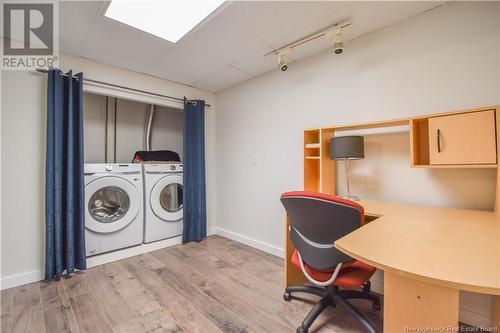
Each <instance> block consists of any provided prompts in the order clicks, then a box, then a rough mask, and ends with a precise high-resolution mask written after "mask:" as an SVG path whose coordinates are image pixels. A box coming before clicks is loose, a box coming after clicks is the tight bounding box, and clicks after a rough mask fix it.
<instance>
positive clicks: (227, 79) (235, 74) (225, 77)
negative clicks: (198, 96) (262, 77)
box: [202, 66, 252, 88]
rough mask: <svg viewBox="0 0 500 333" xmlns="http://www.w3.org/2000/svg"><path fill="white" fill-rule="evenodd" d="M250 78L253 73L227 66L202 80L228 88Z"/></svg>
mask: <svg viewBox="0 0 500 333" xmlns="http://www.w3.org/2000/svg"><path fill="white" fill-rule="evenodd" d="M250 78H252V75H250V74H248V73H245V72H243V71H241V70H239V69H237V68H234V67H231V66H226V67H224V68H222V69H220V70H218V71H216V72H214V73H212V74H209V75H207V76H206V77H204V78H203V79H202V80H203V81H207V82H210V83H211V84H214V85H217V86H219V87H222V88H227V87H230V86H232V85H235V84H238V83H240V82H242V81H245V80H248V79H250Z"/></svg>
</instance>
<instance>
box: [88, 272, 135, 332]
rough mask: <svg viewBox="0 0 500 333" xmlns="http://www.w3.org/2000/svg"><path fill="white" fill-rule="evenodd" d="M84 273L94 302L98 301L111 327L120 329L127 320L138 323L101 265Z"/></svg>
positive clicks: (132, 323) (124, 325) (125, 324)
mask: <svg viewBox="0 0 500 333" xmlns="http://www.w3.org/2000/svg"><path fill="white" fill-rule="evenodd" d="M85 275H86V277H87V281H88V285H89V286H90V289H91V291H92V294H93V295H94V298H95V300H96V302H97V303H99V305H100V307H101V308H102V310H103V312H104V315H105V316H106V318H107V319H108V321H109V323H110V325H111V327H112V328H115V327H116V328H117V330H122V329H123V327H126V326H127V324H128V323H129V322H130V324H131V325H133V326H137V325H138V324H137V322H136V320H137V318H136V315H135V313H134V311H133V310H132V309H131V308H130V306H129V305H128V304H127V302H126V301H125V299H124V298H123V297H122V296H121V295H120V293H119V292H118V290H117V289H116V288H115V286H114V285H113V283H112V282H111V280H110V279H109V278H108V276H106V274H105V272H104V268H103V267H102V266H100V267H95V268H94V269H90V270H88V271H87V272H86V273H85ZM139 322H140V321H139ZM119 327H122V328H119ZM143 330H144V327H143Z"/></svg>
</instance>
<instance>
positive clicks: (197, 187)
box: [182, 99, 207, 243]
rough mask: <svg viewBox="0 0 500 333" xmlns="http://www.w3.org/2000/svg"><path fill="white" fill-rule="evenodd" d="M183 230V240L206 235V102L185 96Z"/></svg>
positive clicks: (199, 238)
mask: <svg viewBox="0 0 500 333" xmlns="http://www.w3.org/2000/svg"><path fill="white" fill-rule="evenodd" d="M183 164H184V191H183V202H184V217H183V220H184V231H183V234H182V241H183V242H184V243H186V242H191V241H201V240H202V239H203V238H205V237H206V236H207V212H206V211H207V208H206V194H205V101H200V100H197V101H188V100H186V99H184V162H183Z"/></svg>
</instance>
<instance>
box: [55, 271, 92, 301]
mask: <svg viewBox="0 0 500 333" xmlns="http://www.w3.org/2000/svg"><path fill="white" fill-rule="evenodd" d="M61 280H62V281H63V283H64V289H66V293H67V294H68V297H70V298H71V297H74V296H78V295H81V294H84V293H87V292H88V291H89V284H88V282H87V277H86V275H85V273H84V272H78V273H74V274H71V276H69V277H64V278H62V279H61Z"/></svg>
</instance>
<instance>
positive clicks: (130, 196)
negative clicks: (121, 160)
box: [84, 164, 144, 256]
mask: <svg viewBox="0 0 500 333" xmlns="http://www.w3.org/2000/svg"><path fill="white" fill-rule="evenodd" d="M84 171H85V207H86V212H85V246H86V252H87V256H92V255H95V254H99V253H104V252H109V251H113V250H118V249H122V248H126V247H129V246H133V245H138V244H141V243H142V236H143V228H144V227H143V226H144V224H143V218H144V213H143V212H144V210H143V192H142V190H143V179H142V168H141V165H140V164H85V166H84Z"/></svg>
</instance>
